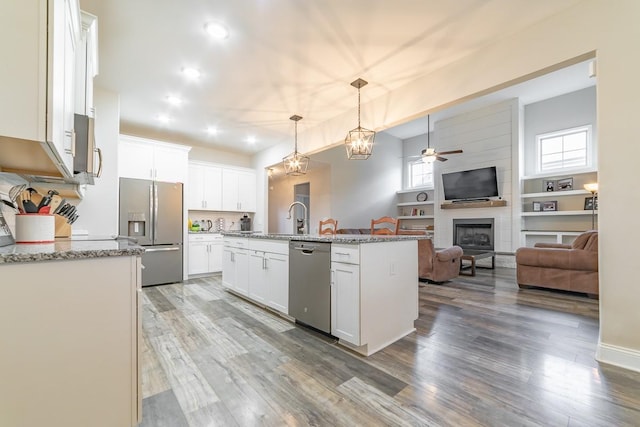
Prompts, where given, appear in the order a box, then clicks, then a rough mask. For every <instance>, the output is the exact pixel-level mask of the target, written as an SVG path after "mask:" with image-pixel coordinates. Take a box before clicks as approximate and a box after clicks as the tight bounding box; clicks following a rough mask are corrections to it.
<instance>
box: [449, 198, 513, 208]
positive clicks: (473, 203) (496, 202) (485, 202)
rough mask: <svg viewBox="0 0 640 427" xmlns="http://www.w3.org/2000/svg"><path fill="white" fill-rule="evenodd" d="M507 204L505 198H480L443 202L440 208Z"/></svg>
mask: <svg viewBox="0 0 640 427" xmlns="http://www.w3.org/2000/svg"><path fill="white" fill-rule="evenodd" d="M503 206H507V201H506V200H481V201H469V202H456V203H443V204H441V205H440V209H468V208H501V207H503Z"/></svg>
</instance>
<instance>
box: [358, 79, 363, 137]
mask: <svg viewBox="0 0 640 427" xmlns="http://www.w3.org/2000/svg"><path fill="white" fill-rule="evenodd" d="M361 127H362V126H360V88H359V87H358V128H361Z"/></svg>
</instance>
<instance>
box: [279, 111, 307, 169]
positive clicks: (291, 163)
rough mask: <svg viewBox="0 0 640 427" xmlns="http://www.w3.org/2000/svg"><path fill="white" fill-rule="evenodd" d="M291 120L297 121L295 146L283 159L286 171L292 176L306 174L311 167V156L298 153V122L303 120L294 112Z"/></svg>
mask: <svg viewBox="0 0 640 427" xmlns="http://www.w3.org/2000/svg"><path fill="white" fill-rule="evenodd" d="M289 120H293V121H294V122H295V123H296V126H295V129H296V131H295V132H296V134H295V146H294V147H295V148H294V150H293V153H291V154H289V155H288V156H287V157H284V158H283V159H282V164H283V166H284V173H285V174H286V175H291V176H298V175H304V174H306V173H307V168H308V167H309V157H308V156H304V155H302V154H300V153H298V122H299V121H300V120H302V117H300V116H298V115H295V114H294V115H293V116H291V117H289Z"/></svg>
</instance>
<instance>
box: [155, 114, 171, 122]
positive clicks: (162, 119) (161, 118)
mask: <svg viewBox="0 0 640 427" xmlns="http://www.w3.org/2000/svg"><path fill="white" fill-rule="evenodd" d="M158 121H159V122H160V123H165V124H166V123H169V122H170V121H171V118H170V117H169V116H167V115H164V114H160V115H158Z"/></svg>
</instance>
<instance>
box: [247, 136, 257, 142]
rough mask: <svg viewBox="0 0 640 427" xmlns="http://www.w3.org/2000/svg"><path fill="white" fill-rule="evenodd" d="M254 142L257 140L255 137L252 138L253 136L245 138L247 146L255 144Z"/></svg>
mask: <svg viewBox="0 0 640 427" xmlns="http://www.w3.org/2000/svg"><path fill="white" fill-rule="evenodd" d="M256 141H257V140H256V137H255V136H253V135H251V136H248V137H247V142H248V143H249V144H255V143H256Z"/></svg>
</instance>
